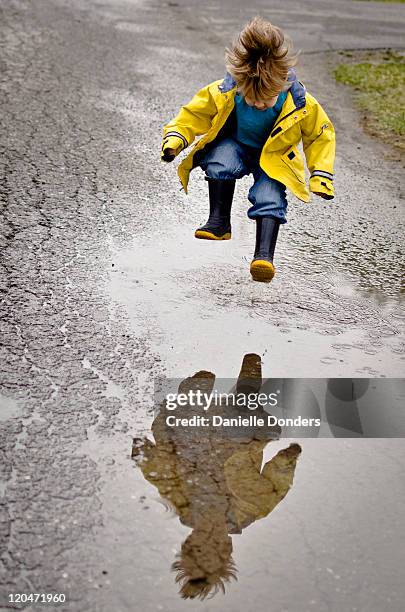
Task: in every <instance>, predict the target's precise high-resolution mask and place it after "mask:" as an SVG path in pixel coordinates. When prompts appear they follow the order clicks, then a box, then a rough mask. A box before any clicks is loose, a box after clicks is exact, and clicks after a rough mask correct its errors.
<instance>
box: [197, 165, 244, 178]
mask: <svg viewBox="0 0 405 612" xmlns="http://www.w3.org/2000/svg"><path fill="white" fill-rule="evenodd" d="M203 170H205V174H206V176H207V177H208V178H211V179H218V180H221V179H222V180H226V179H238V178H242V176H243V175H244V168H243V166H241V165H240V164H239V165H237V164H223V163H219V162H210V163H208V164H207V166H206V167H205V168H203Z"/></svg>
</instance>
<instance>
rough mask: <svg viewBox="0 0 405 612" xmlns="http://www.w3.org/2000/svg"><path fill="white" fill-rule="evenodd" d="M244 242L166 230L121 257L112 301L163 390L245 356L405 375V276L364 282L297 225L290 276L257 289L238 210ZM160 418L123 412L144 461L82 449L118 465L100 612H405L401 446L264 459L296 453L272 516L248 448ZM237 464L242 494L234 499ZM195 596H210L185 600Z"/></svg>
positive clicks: (261, 462) (348, 445) (111, 470)
mask: <svg viewBox="0 0 405 612" xmlns="http://www.w3.org/2000/svg"><path fill="white" fill-rule="evenodd" d="M293 214H294V213H293ZM201 220H202V219H201ZM233 227H234V239H233V240H231V241H230V242H225V243H212V242H205V241H198V240H195V239H194V238H193V229H194V225H192V224H191V223H182V225H181V229H180V228H179V227H178V226H177V225H171V224H169V225H166V227H165V230H164V231H163V230H162V231H160V232H159V233H156V234H154V235H152V236H150V237H147V238H144V239H142V240H137V241H136V242H135V241H134V243H133V244H130V245H128V246H127V248H125V250H121V251H117V252H116V253H115V256H114V270H113V272H112V275H111V286H110V292H111V297H112V299H113V300H114V302H116V303H118V304H119V305H120V307H121V308H122V307H123V312H124V313H125V314H126V316H127V317H128V321H129V323H130V326H131V333H133V334H135V335H144V334H145V333H146V334H147V335H148V338H149V341H150V342H151V345H152V346H153V348H154V350H155V351H156V353H157V354H158V355H159V356H160V357H161V359H162V366H163V368H164V370H165V372H166V374H167V376H170V377H185V376H189V375H191V374H193V373H194V372H195V371H197V370H201V369H205V370H209V371H211V372H214V373H215V374H216V375H217V376H218V377H234V376H235V375H237V373H238V371H239V368H240V363H241V359H242V357H243V355H244V354H245V353H246V352H249V351H250V352H255V353H258V354H259V356H260V358H261V361H262V368H263V375H264V376H271V377H284V376H285V377H288V376H292V375H294V376H296V377H313V376H320V377H322V376H324V377H328V376H330V377H338V376H358V377H361V376H391V377H393V376H399V377H400V376H401V375H402V374H403V364H404V357H403V350H402V342H403V319H404V316H403V302H402V294H401V291H400V284H399V272H398V270H399V268H398V267H397V266H395V265H391V266H390V265H389V261H388V258H387V262H386V267H385V274H384V275H383V276H381V277H380V278H381V283H380V285H379V286H378V287H376V285H375V283H374V282H372V281H371V278H372V276H373V274H377V273H376V272H375V262H372V261H370V262H369V264H370V265H369V268H367V265H368V264H367V261H365V259H364V258H363V257H362V256H360V255H359V259H358V263H357V264H356V265H350V266H347V265H346V263H347V258H346V255H345V251H344V248H342V249H341V250H338V248H337V246H336V251H335V250H334V248H335V245H332V246H331V245H330V241H329V242H328V241H327V240H326V239H325V240H326V242H325V244H322V239H321V238H319V234H318V233H317V232H316V231H314V230H310V229H307V230H306V233H305V236H307V238H308V239H307V241H306V242H305V240H306V238H304V239H303V236H302V233H300V232H298V230H297V229H295V228H294V227H293V226H291V227H292V229H290V228H289V227H287V228H283V230H284V232H283V234H282V237H281V241H280V245H279V249H278V253H277V268H278V275H277V276H276V278H275V280H274V281H273V283H271V285H263V284H259V283H253V281H251V279H250V277H249V272H248V269H249V261H250V254H251V248H252V243H253V231H254V228H253V227H252V224H250V223H249V222H248V221H247V220H246V219H245V215H244V211H243V210H237V211H236V213H235V215H234V223H233ZM317 236H318V239H317ZM314 245H317V246H314ZM359 267H361V269H362V270H363V271H364V274H359ZM374 278H376V277H375V276H374ZM377 285H378V283H377ZM371 287H374V289H373V290H371ZM152 405H153V400H152V397H151V396H149V397H148V401H146V399H145V409H144V411H143V414H139V413H137V414H136V415H134V414H131V409H130V407H128V409H127V415H125V414H123V417H124V418H126V420H127V421H128V422H129V423H132V425H133V426H132V427H131V433H132V434H133V436H134V437H135V438H136V441H137V442H136V445H135V446H136V449H137V450H136V451H135V453H134V455H135V456H134V457H133V458H132V459H131V445H130V443H129V441H128V437H127V436H126V437H125V438H123V439H122V440H119V439H117V438H116V439H115V441H114V442H109V443H108V447H103V448H100V441H99V440H97V439H94V440H91V439H90V440H89V442H88V443H87V444H86V446H85V447H84V449H83V450H85V451H86V452H88V453H89V454H94V456H98V455H100V454H102V455H104V457H105V461H106V465H105V468H104V469H105V470H106V476H105V478H106V480H107V481H108V483H109V484H108V488H107V489H106V490H104V491H103V508H104V515H105V523H104V524H105V527H104V529H103V543H102V545H101V547H102V549H104V550H105V555H106V563H105V565H106V568H108V574H106V576H105V582H104V584H103V601H104V605H105V606H106V605H109V602H110V601H111V602H114V608H115V609H117V610H122V611H123V612H124V611H125V612H126V611H127V610H132V609H142V610H146V611H152V610H165V611H166V610H167V611H168V612H169V611H170V612H172V611H173V610H179V611H180V610H183V609H184V610H203V611H216V610H221V611H224V610H226V611H228V610H229V611H235V610H243V611H248V612H250V611H252V612H253V611H264V610H268V609H269V607H270V608H271V609H274V610H277V611H284V610H285V611H287V610H288V611H289V612H303V611H310V610H319V611H320V610H332V611H336V612H338V611H339V612H340V611H341V610H343V609H344V610H351V611H353V612H357V611H359V610H363V609H367V610H368V611H375V612H377V611H378V612H379V611H380V610H381V609H390V610H395V611H396V610H399V609H401V605H402V601H403V596H404V590H403V584H402V580H401V572H399V571H398V568H400V567H402V566H403V563H404V554H403V548H402V547H401V546H397V542H400V541H403V538H404V536H405V533H404V524H403V520H402V517H401V513H400V512H398V508H397V504H398V500H399V499H402V498H403V496H404V495H405V486H404V480H403V469H404V454H403V441H402V440H392V439H391V440H389V441H386V440H332V439H329V440H311V439H305V440H304V439H301V440H299V439H286V440H278V441H272V442H269V443H267V442H266V443H264V444H262V446H261V448H260V451H258V452H256V461H257V462H258V463H257V467H259V466H261V472H262V474H263V473H264V472H263V468H264V466H266V464H268V462H269V461H271V460H273V461H276V462H277V460H280V457H283V456H284V455H285V454H286V453H288V449H289V448H290V445H291V444H292V445H293V447H292V448H293V449H297V442H299V444H300V448H301V453H298V452H296V453H295V455H294V466H293V468H294V469H292V466H291V464H290V467H289V468H288V469H287V470H286V471H285V474H286V475H287V479H289V485H291V488H290V489H289V491H288V492H287V494H286V495H285V498H284V499H282V500H278V501H277V503H272V500H271V494H270V495H269V493H268V491H267V490H262V489H260V486H261V485H260V484H258V483H257V477H258V474H257V472H256V476H255V477H254V478H253V479H252V474H251V473H250V472H249V473H248V474H247V473H246V462H247V461H246V453H247V454H248V455H249V449H248V447H249V444H250V443H248V444H246V441H245V444H244V445H239V446H238V448H236V449H235V448H232V449H230V448H229V445H227V443H226V442H225V443H224V441H223V440H222V441H221V440H218V439H216V438H212V439H207V438H203V439H201V438H198V437H197V438H196V439H188V440H187V441H180V442H179V441H178V440H177V441H176V442H175V443H174V442H173V439H172V437H171V434H167V432H166V433H165V432H164V431H163V430H162V427H160V426H159V425H158V423H157V421H158V419H156V420H155V421H154V420H153V415H152V413H151V410H150V408H151V407H152ZM148 407H149V409H148ZM135 416H136V420H135ZM124 445H125V449H126V451H125V454H124V453H123V452H122V449H123V447H124ZM240 446H242V447H243V451H242V450H241V448H240ZM256 451H257V449H256ZM277 457H278V458H279V459H277ZM241 458H242V459H241ZM295 462H296V464H295ZM230 464H231V465H234V466H236V467H237V469H238V472H237V476H238V477H237V478H236V481H235V482H236V483H238V484H239V489H238V490H237V491H235V489H234V490H233V492H232V493H231V494H230V493H229V481H232V474H231V475H230V474H229V465H230ZM247 471H248V470H247ZM273 476H274V474H273ZM260 478H262V477H260ZM270 483H271V479H270ZM266 484H267V485H268V484H269V481H267V482H266ZM255 487H256V488H255ZM257 487H259V490H258V489H257ZM272 487H273V488H272V491H273V493H274V490H276V489H277V487H276V486H275V485H274V482H273V483H272ZM266 491H267V494H266ZM249 495H250V496H249ZM252 498H254V500H255V503H253V502H252ZM235 500H236V501H235ZM257 500H261V502H263V503H264V506H263V505H262V506H260V503H258V501H257ZM273 502H274V500H273ZM266 504H267V505H266ZM190 513H193V518H192V519H190V517H189V516H188V514H190ZM196 516H197V519H196V518H195V517H196ZM201 516H202V518H201ZM247 516H248V518H247ZM198 517H200V518H201V521H200V522H198ZM211 519H212V520H211ZM210 520H211V522H210ZM213 525H215V529H214V528H213ZM235 525H236V526H235ZM123 542H125V546H122V543H123ZM190 577H191V580H190ZM176 578H177V579H178V582H176ZM207 583H209V587H208V586H207ZM223 591H224V592H225V594H224V593H223ZM196 593H197V594H198V593H200V594H207V598H206V599H204V600H203V601H199V600H198V597H197V596H196V597H195V598H194V599H190V598H189V599H184V597H185V596H190V594H194V595H196ZM135 599H136V604H135V603H134V602H135ZM111 605H112V603H111ZM102 609H106V608H102Z"/></svg>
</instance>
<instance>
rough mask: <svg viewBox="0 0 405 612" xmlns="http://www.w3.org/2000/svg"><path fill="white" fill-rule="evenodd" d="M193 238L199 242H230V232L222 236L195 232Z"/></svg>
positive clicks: (199, 231) (203, 231)
mask: <svg viewBox="0 0 405 612" xmlns="http://www.w3.org/2000/svg"><path fill="white" fill-rule="evenodd" d="M194 236H195V237H196V238H200V239H201V240H230V239H231V232H227V233H226V234H223V236H215V234H213V233H212V232H206V231H205V230H196V232H195V234H194Z"/></svg>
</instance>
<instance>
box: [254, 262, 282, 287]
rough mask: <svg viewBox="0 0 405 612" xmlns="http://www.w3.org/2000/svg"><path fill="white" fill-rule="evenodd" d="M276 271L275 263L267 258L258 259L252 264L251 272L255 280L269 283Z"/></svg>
mask: <svg viewBox="0 0 405 612" xmlns="http://www.w3.org/2000/svg"><path fill="white" fill-rule="evenodd" d="M275 273H276V270H275V268H274V266H273V264H272V263H271V262H270V261H266V260H265V259H256V260H254V261H252V263H251V264H250V274H251V275H252V278H253V280H255V281H259V282H260V283H269V282H270V281H271V280H272V279H273V276H274V275H275Z"/></svg>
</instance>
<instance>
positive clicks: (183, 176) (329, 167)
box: [163, 71, 335, 202]
mask: <svg viewBox="0 0 405 612" xmlns="http://www.w3.org/2000/svg"><path fill="white" fill-rule="evenodd" d="M291 77H292V78H291ZM289 79H290V80H291V81H292V84H291V86H290V89H289V91H288V94H287V98H286V101H285V102H284V105H283V107H282V109H281V112H280V115H279V117H278V119H277V121H276V123H275V125H274V126H273V128H272V130H271V132H270V134H269V137H268V139H267V140H266V142H265V144H264V146H263V149H262V153H261V156H260V166H261V168H262V169H263V170H264V172H266V174H267V175H268V176H270V177H271V178H273V179H275V180H277V181H280V182H281V183H283V184H284V185H286V186H287V187H288V189H290V191H292V193H294V195H296V196H297V197H298V198H299V199H300V200H303V201H304V202H309V201H310V195H309V190H310V191H312V192H317V193H321V194H323V195H324V197H325V198H326V199H332V198H333V197H334V190H333V164H334V158H335V131H334V128H333V125H332V122H331V120H330V119H329V117H328V116H327V114H326V113H325V111H324V110H323V108H322V107H321V105H320V104H319V102H318V101H317V100H316V99H315V98H314V97H313V96H311V95H310V94H309V93H307V92H306V91H305V88H304V86H303V85H302V84H301V83H300V82H299V81H298V80H297V79H296V77H295V73H294V71H291V74H290V77H289ZM236 91H237V86H236V83H235V81H234V80H233V79H232V77H231V76H230V75H229V74H227V75H226V77H225V79H221V80H218V81H214V82H213V83H211V84H210V85H207V86H206V87H203V89H201V90H200V91H199V92H198V93H196V94H195V96H194V97H193V98H192V100H191V101H190V102H189V103H188V104H185V105H184V106H183V107H182V108H181V110H180V112H179V114H178V115H177V116H176V117H175V118H174V119H173V120H172V121H170V123H168V124H167V125H166V126H165V127H164V128H163V147H165V146H167V145H169V146H170V142H171V141H172V142H175V143H176V146H177V144H178V143H179V140H178V138H180V139H181V141H182V146H180V147H179V148H178V150H177V151H176V154H177V153H179V152H180V151H181V150H182V149H184V148H186V147H188V146H189V145H191V143H192V142H193V141H194V140H195V138H196V137H197V136H202V137H201V138H200V139H199V140H198V141H197V143H196V144H195V145H194V147H193V149H192V150H191V152H190V153H189V155H188V156H187V157H185V159H183V161H182V162H181V163H180V165H179V167H178V174H179V178H180V181H181V184H182V186H183V188H184V191H185V192H186V193H187V185H188V180H189V175H190V172H191V170H192V169H193V167H194V162H193V159H194V156H195V154H196V153H197V151H201V150H202V149H203V148H204V147H205V146H206V145H207V144H208V143H212V142H213V141H214V140H215V139H216V137H217V136H218V134H219V132H220V130H224V129H226V123H227V120H228V119H229V118H230V116H231V113H232V110H233V108H234V97H235V93H236ZM172 137H174V138H173V140H172ZM301 140H302V143H303V150H304V154H305V158H306V162H307V166H308V169H309V171H310V179H309V190H308V187H307V184H306V180H305V169H304V160H303V158H302V155H301V153H300V151H299V150H298V148H297V145H298V144H299V143H300V141H301Z"/></svg>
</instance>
